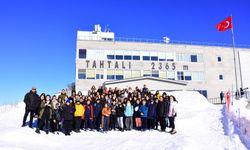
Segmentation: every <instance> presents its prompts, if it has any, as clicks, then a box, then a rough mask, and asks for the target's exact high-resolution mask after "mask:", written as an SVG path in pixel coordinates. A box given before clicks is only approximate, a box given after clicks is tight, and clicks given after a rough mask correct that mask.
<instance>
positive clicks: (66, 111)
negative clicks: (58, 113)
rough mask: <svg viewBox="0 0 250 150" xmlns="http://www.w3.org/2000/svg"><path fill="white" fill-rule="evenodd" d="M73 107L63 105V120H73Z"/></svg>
mask: <svg viewBox="0 0 250 150" xmlns="http://www.w3.org/2000/svg"><path fill="white" fill-rule="evenodd" d="M73 114H74V109H73V107H72V106H70V105H69V106H68V105H66V106H64V107H63V111H62V118H63V119H64V120H73Z"/></svg>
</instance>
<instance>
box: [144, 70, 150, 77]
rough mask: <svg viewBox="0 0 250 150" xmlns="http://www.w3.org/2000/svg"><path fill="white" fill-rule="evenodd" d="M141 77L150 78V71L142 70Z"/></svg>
mask: <svg viewBox="0 0 250 150" xmlns="http://www.w3.org/2000/svg"><path fill="white" fill-rule="evenodd" d="M143 76H144V77H148V76H151V71H150V70H143Z"/></svg>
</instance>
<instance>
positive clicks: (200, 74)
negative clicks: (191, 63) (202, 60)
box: [192, 71, 205, 81]
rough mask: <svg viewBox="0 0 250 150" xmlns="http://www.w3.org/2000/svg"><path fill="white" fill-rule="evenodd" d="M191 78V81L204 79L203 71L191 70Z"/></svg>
mask: <svg viewBox="0 0 250 150" xmlns="http://www.w3.org/2000/svg"><path fill="white" fill-rule="evenodd" d="M192 80H193V81H204V80H205V77H204V72H197V71H196V72H192Z"/></svg>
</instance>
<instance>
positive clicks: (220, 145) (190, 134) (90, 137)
mask: <svg viewBox="0 0 250 150" xmlns="http://www.w3.org/2000/svg"><path fill="white" fill-rule="evenodd" d="M168 94H169V95H174V96H175V97H176V98H177V100H178V101H179V102H178V114H177V118H176V129H177V134H175V135H170V134H169V133H167V132H159V131H155V130H152V131H146V132H141V131H126V132H119V131H110V132H108V133H107V134H102V133H99V132H90V131H86V132H85V131H82V132H81V133H73V134H72V136H67V137H66V136H64V135H63V134H62V133H60V135H54V134H49V135H46V134H45V133H44V132H41V134H40V135H38V134H36V133H35V129H30V128H28V127H25V128H21V123H22V117H23V113H24V104H23V103H20V104H19V105H17V107H14V109H10V110H8V111H6V112H4V113H2V114H1V115H0V134H1V136H0V149H1V150H2V149H4V150H5V149H6V150H8V149H17V150H23V149H25V150H34V149H36V150H40V149H102V150H105V149H109V150H110V149H121V150H125V149H157V150H163V149H177V150H182V149H187V150H189V149H190V150H196V149H197V150H201V149H203V150H211V149H216V150H217V149H218V150H224V149H230V148H231V147H230V145H232V141H230V139H229V137H228V136H227V135H225V134H224V130H223V124H222V122H221V120H220V118H222V117H223V116H222V113H221V108H222V107H221V106H215V105H212V104H210V103H208V102H207V100H206V99H205V98H204V97H203V96H202V95H200V94H199V93H198V92H189V91H184V92H181V91H178V92H168ZM0 109H1V108H0ZM167 130H168V131H169V130H170V129H167ZM237 142H238V147H239V149H243V150H244V149H246V148H245V147H244V145H243V144H242V143H241V142H240V141H237Z"/></svg>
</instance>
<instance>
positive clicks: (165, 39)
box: [163, 36, 170, 44]
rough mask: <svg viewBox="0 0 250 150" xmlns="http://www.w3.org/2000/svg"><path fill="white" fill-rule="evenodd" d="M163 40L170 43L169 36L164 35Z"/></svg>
mask: <svg viewBox="0 0 250 150" xmlns="http://www.w3.org/2000/svg"><path fill="white" fill-rule="evenodd" d="M163 41H164V43H166V44H168V43H170V38H169V37H167V36H164V37H163Z"/></svg>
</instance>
